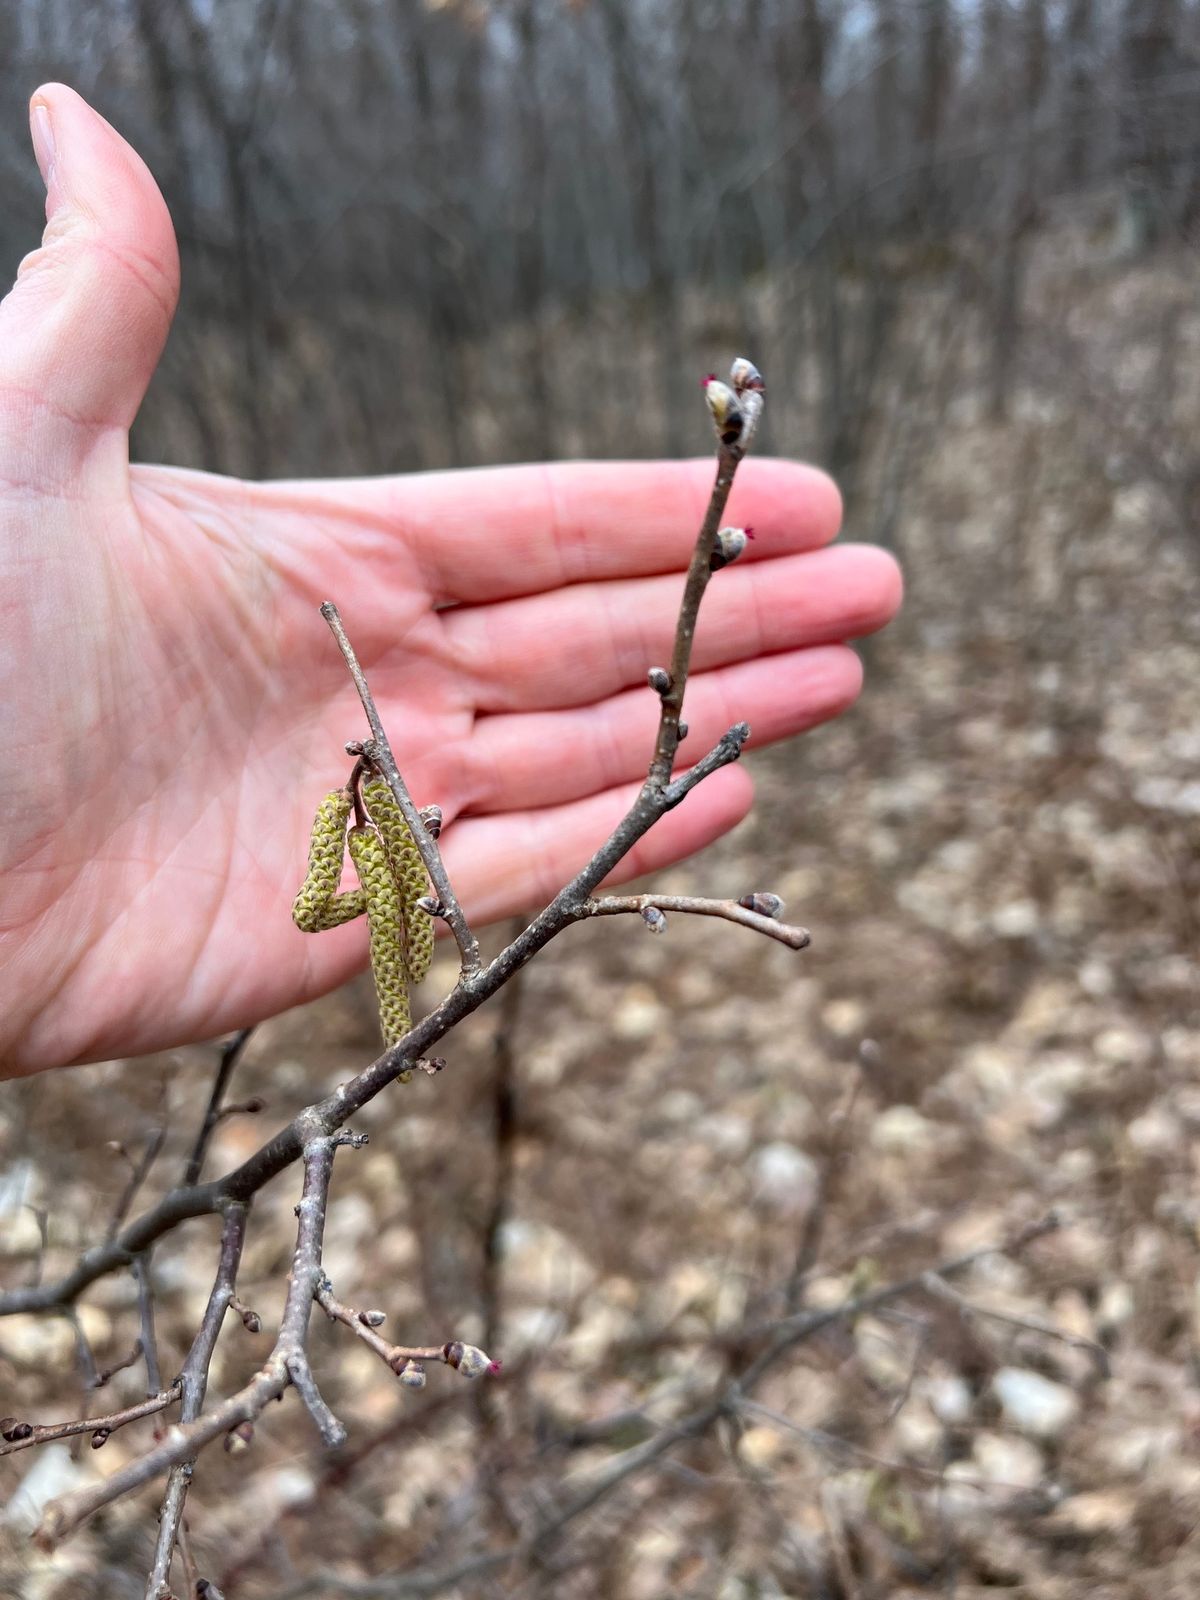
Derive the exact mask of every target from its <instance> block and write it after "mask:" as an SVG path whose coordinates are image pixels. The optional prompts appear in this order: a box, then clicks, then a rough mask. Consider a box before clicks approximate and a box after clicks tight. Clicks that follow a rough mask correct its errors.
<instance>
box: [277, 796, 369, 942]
mask: <svg viewBox="0 0 1200 1600" xmlns="http://www.w3.org/2000/svg"><path fill="white" fill-rule="evenodd" d="M352 803H353V802H352V800H351V797H350V792H349V790H348V789H334V790H333V791H332V792H331V793H330V794H327V795H326V796H325V798H324V800H322V801H321V804H320V805H319V806H318V807H317V815H316V818H315V819H314V821H313V828H312V837H311V839H310V840H309V845H308V874H307V876H306V877H305V879H304V882H303V883H302V884H301V885H300V892H299V894H298V895H297V896H296V898H295V901H294V902H293V904H292V921H293V922H294V923H295V924H296V926H297V927H298V928H299V929H300V931H301V933H321V932H323V931H324V929H326V928H336V927H339V926H340V925H341V924H342V923H343V922H350V921H351V920H352V919H353V918H355V917H360V916H361V915H362V914H363V912H364V911H365V910H366V906H367V902H366V896H365V895H364V894H363V892H362V890H361V889H348V890H347V891H346V892H345V894H338V892H337V890H338V884H339V883H340V882H341V878H342V861H343V859H344V857H345V854H346V823H347V820H348V819H349V816H350V807H351V805H352Z"/></svg>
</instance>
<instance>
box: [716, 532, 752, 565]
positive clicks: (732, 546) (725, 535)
mask: <svg viewBox="0 0 1200 1600" xmlns="http://www.w3.org/2000/svg"><path fill="white" fill-rule="evenodd" d="M752 536H753V535H752V532H751V531H750V530H747V529H746V528H722V529H721V531H720V533H718V534H717V537H716V539H715V540H714V541H713V552H712V555H711V556H710V557H709V558H708V568H709V571H710V572H720V570H721V568H722V567H727V566H729V565H730V564H731V562H734V561H736V560H737V558H738V557H739V556H740V555H741V553H742V551H743V550H744V549H745V548H746V540H747V539H749V538H751V537H752Z"/></svg>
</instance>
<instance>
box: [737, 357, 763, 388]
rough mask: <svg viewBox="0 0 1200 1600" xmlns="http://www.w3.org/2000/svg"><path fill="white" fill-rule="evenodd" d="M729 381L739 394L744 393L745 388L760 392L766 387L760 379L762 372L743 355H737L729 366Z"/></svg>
mask: <svg viewBox="0 0 1200 1600" xmlns="http://www.w3.org/2000/svg"><path fill="white" fill-rule="evenodd" d="M729 381H730V383H732V385H733V387H734V388H735V389H736V390H737V392H738V394H739V395H742V394H744V393H745V392H746V390H747V389H750V390H756V391H760V392H761V391H762V390H763V389H765V388H766V384H765V383H764V382H763V380H762V373H761V372H760V371H759V370H758V368H757V367H756V366H755V365H754V363H753V361H748V360H747V359H746V357H745V356H738V357H737V359H736V360H735V361H734V363H733V365H732V367H730V369H729Z"/></svg>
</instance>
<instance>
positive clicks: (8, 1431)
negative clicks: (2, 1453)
mask: <svg viewBox="0 0 1200 1600" xmlns="http://www.w3.org/2000/svg"><path fill="white" fill-rule="evenodd" d="M32 1432H33V1425H32V1423H28V1422H20V1421H18V1420H17V1418H16V1417H0V1439H7V1441H8V1442H9V1444H17V1443H18V1442H19V1441H20V1440H21V1439H28V1438H29V1436H30V1434H32Z"/></svg>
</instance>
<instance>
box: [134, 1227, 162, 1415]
mask: <svg viewBox="0 0 1200 1600" xmlns="http://www.w3.org/2000/svg"><path fill="white" fill-rule="evenodd" d="M133 1276H134V1281H135V1282H136V1284H137V1293H138V1320H139V1323H140V1325H141V1330H142V1331H141V1334H140V1336H139V1340H138V1343H139V1347H140V1349H141V1354H142V1359H143V1361H144V1362H145V1363H146V1393H147V1395H152V1394H157V1393H158V1392H159V1390H160V1389H161V1388H162V1374H161V1373H160V1371H159V1367H158V1340H157V1338H156V1337H155V1333H154V1290H153V1287H152V1286H151V1283H150V1252H149V1250H146V1251H143V1253H142V1254H141V1255H139V1256H135V1257H134V1262H133Z"/></svg>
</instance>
